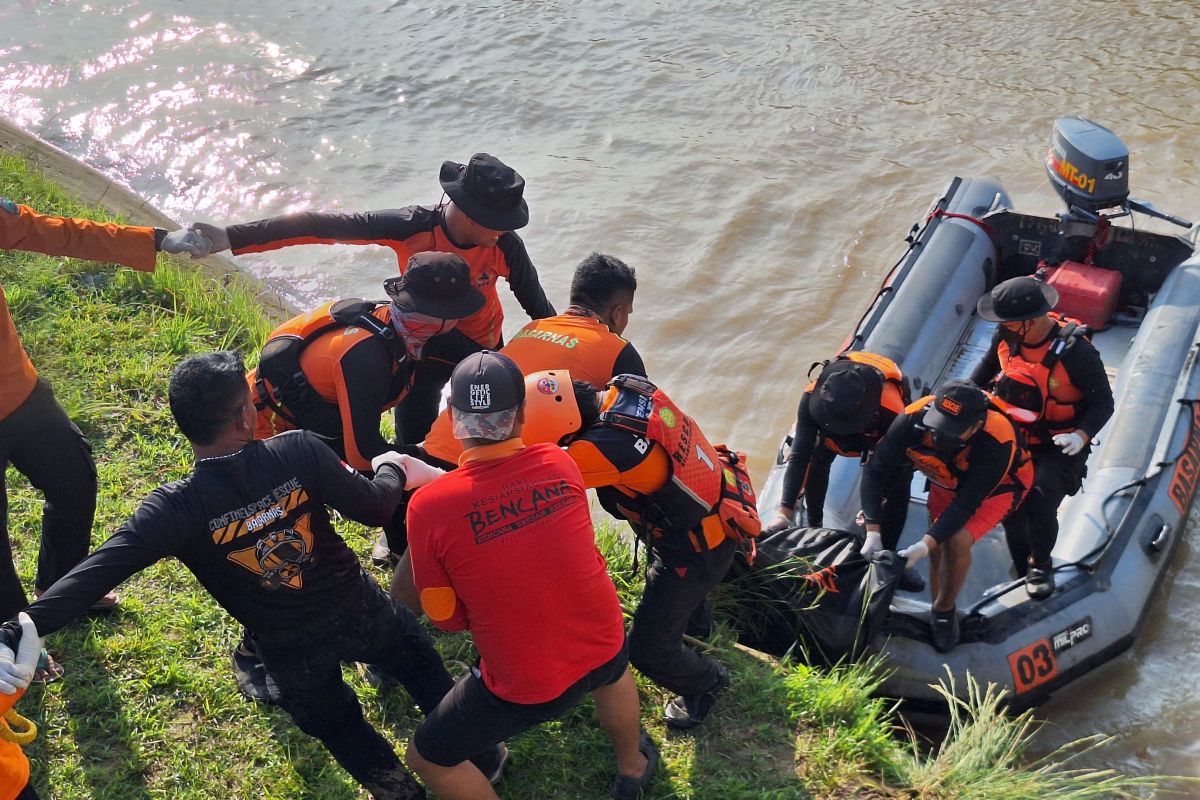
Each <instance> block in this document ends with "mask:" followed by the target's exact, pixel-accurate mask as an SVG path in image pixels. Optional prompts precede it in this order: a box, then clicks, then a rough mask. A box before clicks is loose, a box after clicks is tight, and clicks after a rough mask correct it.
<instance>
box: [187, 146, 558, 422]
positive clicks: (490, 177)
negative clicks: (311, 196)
mask: <svg viewBox="0 0 1200 800" xmlns="http://www.w3.org/2000/svg"><path fill="white" fill-rule="evenodd" d="M438 177H439V181H440V182H441V185H442V189H443V191H445V193H446V196H447V197H448V198H449V199H447V200H446V201H445V202H441V203H438V204H437V205H436V206H408V207H407V208H400V209H388V210H382V211H369V212H365V213H358V214H333V213H317V212H301V213H296V214H287V215H284V216H281V217H272V218H269V219H263V220H258V221H257V222H248V223H245V224H241V225H230V226H229V227H226V228H220V227H217V226H214V225H208V224H205V223H195V224H193V226H192V227H193V229H194V230H196V231H198V232H200V233H201V234H203V236H204V238H205V240H206V241H207V242H208V243H209V244H210V247H211V250H212V252H219V251H221V250H232V251H233V253H234V255H241V254H243V253H263V252H267V251H270V250H278V249H279V248H281V247H289V246H291V245H298V244H377V245H382V246H384V247H387V248H389V249H391V250H392V251H393V252H395V254H396V259H397V261H398V262H399V266H400V271H401V273H403V272H404V271H405V269H407V264H408V260H409V258H410V257H411V256H412V255H413V254H414V253H420V252H425V251H436V252H440V253H452V254H454V255H457V256H459V257H460V258H462V259H463V260H464V261H465V262H466V263H467V266H468V268H469V269H470V272H471V285H472V286H474V287H475V288H476V289H478V290H479V291H480V292H481V293H482V294H483V297H484V303H483V304H482V306H481V307H480V308H479V309H477V310H476V311H475V312H473V313H472V314H470V315H469V316H468V317H466V318H465V319H463V321H462V322H461V324H459V325H458V327H456V328H455V329H454V330H452V331H447V332H445V333H443V334H442V335H440V336H438V337H435V338H434V339H432V340H431V341H430V342H429V345H428V347H427V348H426V352H425V358H424V359H423V361H422V363H421V365H420V367H419V368H418V369H417V371H416V374H415V375H414V378H413V385H412V388H411V390H410V392H409V396H408V398H406V399H405V400H404V402H403V403H401V405H400V406H399V407H398V408H397V412H396V434H397V436H398V438H399V440H400V441H401V442H405V443H407V444H416V443H417V442H420V441H421V440H422V439H424V438H425V434H426V433H428V431H429V426H430V424H432V422H433V420H434V417H436V416H437V411H438V401H439V399H440V395H441V389H442V386H444V385H445V384H446V381H447V380H448V379H449V378H450V372H451V370H453V369H454V365H455V364H457V363H458V362H459V361H460V360H462V358H463V357H464V356H466V355H467V354H469V353H476V352H479V351H480V350H482V349H484V348H487V349H490V350H495V349H497V348H498V347H499V346H500V345H501V344H502V338H503V337H502V324H503V322H504V310H503V309H502V308H501V306H500V297H499V295H497V293H496V283H497V281H499V279H500V278H504V279H505V280H506V281H508V283H509V286H511V287H512V291H513V294H514V295H515V296H516V298H517V301H518V302H519V303H520V304H521V307H522V308H523V309H525V312H526V313H527V314H529V316H530V318H532V319H539V318H541V317H549V316H553V314H554V307H553V306H552V305H550V301H549V300H547V299H546V293H545V292H544V291H543V289H542V286H541V283H540V282H539V281H538V274H537V270H536V269H534V266H533V263H532V262H531V261H530V260H529V254H528V253H527V252H526V251H525V243H524V242H522V241H521V237H520V236H518V235H517V234H516V233H514V232H513V231H515V230H517V229H519V228H523V227H525V225H526V224H528V222H529V207H528V205H527V204H526V203H525V200H524V197H523V195H524V192H525V179H524V178H522V177H521V175H520V173H518V172H517V171H516V170H514V169H513V168H512V167H510V166H508V165H507V164H505V163H504V162H503V161H501V160H500V159H498V158H496V157H495V156H492V155H489V154H487V153H476V154H475V155H473V156H471V160H470V161H468V162H467V163H466V164H458V163H455V162H453V161H446V162H444V163H443V164H442V168H441V172H440V174H439V176H438Z"/></svg>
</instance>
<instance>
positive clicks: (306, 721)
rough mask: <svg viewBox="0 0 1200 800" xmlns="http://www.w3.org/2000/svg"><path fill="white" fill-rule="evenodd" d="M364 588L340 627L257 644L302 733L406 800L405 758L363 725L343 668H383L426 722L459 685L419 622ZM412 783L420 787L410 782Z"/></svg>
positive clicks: (370, 782) (372, 787)
mask: <svg viewBox="0 0 1200 800" xmlns="http://www.w3.org/2000/svg"><path fill="white" fill-rule="evenodd" d="M363 583H364V586H363V589H362V592H361V597H360V598H359V600H358V601H356V602H355V603H354V604H353V605H352V606H351V607H348V608H346V609H343V610H342V611H341V612H340V613H339V615H338V618H337V620H336V621H335V622H331V623H329V624H327V625H323V626H321V628H320V630H318V631H313V632H312V633H311V634H309V635H307V636H305V637H303V638H300V639H291V640H288V641H286V642H279V641H273V640H270V639H263V638H259V639H256V640H255V643H256V645H257V648H258V654H259V657H260V658H262V661H263V665H264V666H265V667H266V669H267V672H269V673H270V674H271V677H272V678H274V679H275V683H276V685H277V686H278V687H279V690H280V702H279V705H280V706H282V707H283V709H284V710H285V711H287V712H288V713H289V714H291V715H292V719H294V720H295V721H296V725H298V726H299V728H300V730H302V731H304V732H305V733H307V734H308V735H310V736H314V737H316V738H318V739H320V740H321V743H322V744H324V745H325V747H326V748H327V749H328V750H329V752H330V753H331V754H332V755H333V757H334V758H335V759H337V762H338V763H339V764H341V765H342V767H343V768H344V769H345V770H346V771H347V772H349V773H350V774H351V775H352V776H353V777H354V779H355V780H357V781H358V782H359V783H360V784H362V785H363V786H364V787H366V788H367V789H368V790H369V791H370V792H372V793H373V794H375V795H376V796H378V797H381V798H382V797H407V796H410V795H409V794H405V791H406V788H405V787H404V786H398V785H396V782H397V781H398V780H401V779H400V778H399V777H398V776H400V775H403V774H404V773H403V769H402V767H401V764H400V759H399V758H398V757H397V756H396V753H395V751H394V750H392V747H391V745H389V744H388V742H387V740H386V739H384V738H383V737H382V736H381V735H380V734H379V732H378V731H376V730H375V729H374V728H373V727H371V725H370V724H369V723H368V722H367V721H366V720H365V719H363V715H362V707H361V706H360V705H359V704H358V698H357V697H356V696H355V694H354V691H353V690H351V688H350V687H349V686H347V685H346V682H345V681H343V680H342V662H345V661H361V662H363V663H367V664H373V665H375V666H377V667H378V668H380V669H381V670H382V671H383V672H385V673H386V674H387V675H389V676H390V677H392V678H395V679H396V680H398V681H399V682H400V683H401V684H402V685H403V686H404V688H405V689H406V690H407V691H408V693H409V695H411V696H412V698H413V700H414V702H416V704H417V706H418V707H420V709H421V711H423V712H424V713H425V714H427V715H428V714H429V713H430V712H431V711H433V709H435V708H437V705H438V703H439V702H441V699H442V698H443V697H444V696H445V695H446V692H448V691H450V688H451V687H452V686H453V685H454V682H453V680H452V679H451V678H450V675H449V673H448V672H446V667H445V666H444V665H443V664H442V659H441V657H440V656H439V655H438V654H437V651H436V650H434V648H433V641H432V640H431V639H430V638H429V634H427V633H426V632H425V630H424V629H423V628H422V627H421V626H420V624H419V623H418V622H417V620H416V617H414V616H413V615H412V613H411V612H410V611H409V610H408V609H406V608H404V607H403V606H401V605H399V604H397V603H396V602H395V601H393V600H392V599H391V598H390V597H389V596H387V595H386V594H385V593H384V592H383V591H382V590H381V589H380V588H379V585H378V584H376V583H375V581H374V580H373V579H371V578H369V577H368V576H366V575H365V574H364V575H363ZM407 780H408V781H409V782H410V783H413V784H414V785H415V782H413V781H412V778H411V777H408V778H407ZM408 790H411V787H408ZM411 796H417V795H411Z"/></svg>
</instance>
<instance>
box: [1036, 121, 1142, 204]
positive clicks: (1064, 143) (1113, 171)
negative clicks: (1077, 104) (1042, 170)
mask: <svg viewBox="0 0 1200 800" xmlns="http://www.w3.org/2000/svg"><path fill="white" fill-rule="evenodd" d="M1046 172H1048V173H1050V183H1052V184H1053V185H1054V191H1056V192H1058V196H1059V197H1061V198H1062V199H1063V200H1065V201H1066V203H1067V208H1068V209H1070V210H1072V211H1074V210H1076V209H1081V210H1083V211H1085V212H1088V213H1090V214H1091V215H1093V216H1094V215H1096V214H1098V213H1099V212H1100V211H1102V210H1103V209H1106V208H1113V207H1114V206H1116V207H1120V208H1122V209H1124V207H1125V201H1126V200H1128V199H1129V148H1127V147H1126V146H1125V143H1124V142H1122V141H1121V140H1120V139H1119V138H1118V137H1117V135H1116V134H1115V133H1113V132H1112V131H1110V130H1109V129H1108V128H1105V127H1103V126H1101V125H1097V124H1096V123H1094V122H1090V121H1088V120H1086V119H1083V118H1082V117H1060V118H1059V119H1057V120H1055V121H1054V135H1053V137H1052V138H1051V140H1050V149H1049V150H1048V151H1046Z"/></svg>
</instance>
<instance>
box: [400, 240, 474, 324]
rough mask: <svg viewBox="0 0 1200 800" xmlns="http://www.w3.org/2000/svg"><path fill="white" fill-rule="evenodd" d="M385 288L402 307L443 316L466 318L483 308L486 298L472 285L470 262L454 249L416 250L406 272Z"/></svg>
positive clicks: (402, 309) (445, 317) (407, 309)
mask: <svg viewBox="0 0 1200 800" xmlns="http://www.w3.org/2000/svg"><path fill="white" fill-rule="evenodd" d="M383 290H384V291H385V292H387V294H388V297H390V298H391V299H392V302H393V303H394V304H395V305H396V307H397V308H399V309H400V310H401V311H412V312H416V313H418V314H428V315H429V316H431V317H438V318H440V319H462V318H463V317H469V316H470V315H471V314H474V313H475V312H476V311H478V310H479V309H481V308H483V303H484V298H483V295H482V294H480V293H479V292H478V291H477V290H476V289H475V287H473V286H471V272H470V270H469V269H468V268H467V262H465V261H463V260H462V258H460V257H459V256H456V255H454V254H453V253H434V252H425V253H415V254H413V256H412V257H411V258H409V259H408V266H406V267H405V268H404V274H403V275H400V276H399V277H397V278H388V279H387V280H386V281H384V282H383Z"/></svg>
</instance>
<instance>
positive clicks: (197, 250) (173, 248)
mask: <svg viewBox="0 0 1200 800" xmlns="http://www.w3.org/2000/svg"><path fill="white" fill-rule="evenodd" d="M162 249H163V252H166V253H190V254H191V256H192V259H193V260H195V259H197V258H204V257H205V256H207V255H208V254H209V253H210V252H211V251H212V246H211V245H210V244H209V242H208V240H207V239H205V238H204V237H203V236H202V235H200V234H199V233H197V232H196V231H194V230H191V229H187V228H180V229H179V230H177V231H171V232H170V233H168V234H167V235H166V236H164V237H163V240H162Z"/></svg>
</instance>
